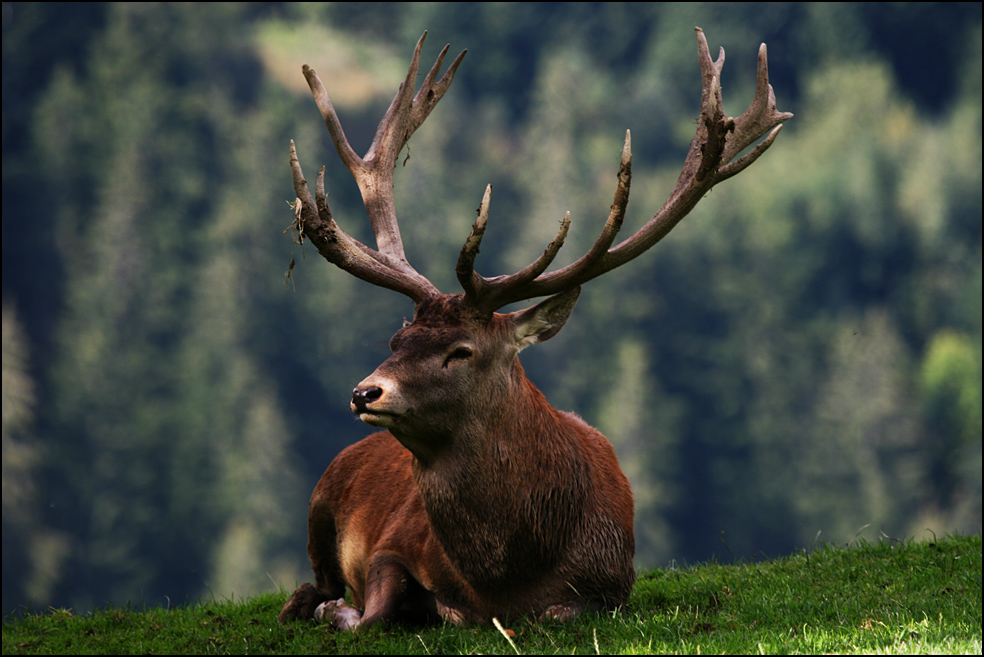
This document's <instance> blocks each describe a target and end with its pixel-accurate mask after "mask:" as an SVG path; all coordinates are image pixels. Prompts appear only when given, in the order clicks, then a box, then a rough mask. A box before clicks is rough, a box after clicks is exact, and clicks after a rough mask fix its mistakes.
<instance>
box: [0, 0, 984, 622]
mask: <svg viewBox="0 0 984 657" xmlns="http://www.w3.org/2000/svg"><path fill="white" fill-rule="evenodd" d="M694 26H700V27H701V28H703V29H704V31H705V33H706V35H707V37H708V42H709V44H710V47H711V51H712V52H714V53H716V52H717V48H718V47H719V46H723V47H724V48H725V50H726V52H727V63H726V64H725V67H724V73H723V87H724V102H725V110H726V111H727V112H728V113H729V114H732V115H737V114H739V113H740V112H742V111H743V110H744V108H745V107H746V106H747V104H748V103H749V102H750V100H751V98H752V95H753V91H754V85H755V61H756V59H755V57H756V52H757V49H758V46H759V44H760V43H761V42H765V43H767V44H768V49H769V50H768V53H769V67H770V76H771V82H772V85H773V86H774V87H775V90H776V96H777V100H778V107H779V109H780V110H783V111H791V112H793V113H794V114H795V118H793V119H792V120H791V121H789V122H788V123H787V124H786V125H785V127H784V128H783V130H782V133H781V134H780V135H779V137H778V139H777V140H776V143H775V144H774V145H773V146H772V148H771V149H770V150H769V151H768V152H767V153H766V154H765V155H764V156H763V157H762V158H761V159H760V160H759V161H758V162H756V163H755V164H754V165H753V166H752V167H751V168H749V169H748V170H747V171H745V172H744V173H742V174H741V175H739V176H738V177H736V178H734V179H732V180H729V181H727V182H725V183H723V184H721V185H720V186H718V187H716V188H715V189H714V190H713V191H712V192H711V193H710V194H709V195H708V196H707V197H706V198H705V199H704V200H703V201H702V202H701V203H700V204H699V205H698V206H697V208H696V209H695V210H694V211H693V212H692V213H691V215H690V216H689V217H687V219H685V220H684V221H683V222H682V223H681V224H680V226H678V227H677V228H676V229H675V230H674V231H673V233H672V234H670V235H669V236H668V237H667V238H666V239H665V240H664V241H663V243H661V244H660V245H659V246H657V247H656V248H654V249H653V250H652V251H651V252H649V253H647V254H645V255H644V256H643V257H641V258H640V259H638V260H636V261H635V262H633V263H632V264H631V265H627V266H625V267H623V268H620V269H618V270H617V271H614V272H611V273H609V274H607V275H606V276H603V277H601V278H599V279H597V280H595V281H592V282H591V283H589V284H587V285H586V286H585V289H584V292H583V294H582V295H581V299H580V301H579V304H578V307H577V309H576V310H575V311H574V314H573V316H572V318H571V320H570V321H569V322H568V324H567V326H566V327H565V329H564V331H562V332H561V333H560V334H559V335H558V336H557V337H556V338H554V339H552V340H551V341H550V342H548V343H546V344H543V345H538V346H536V347H534V348H532V349H529V350H527V351H525V352H523V357H522V360H523V364H524V367H525V368H526V371H527V374H528V376H529V377H530V379H531V380H533V381H534V382H535V383H536V385H537V386H538V387H540V388H541V390H543V391H544V393H545V394H546V396H547V398H548V399H549V400H550V401H551V402H552V403H553V404H554V405H555V406H556V407H558V408H561V409H565V410H572V411H575V412H577V413H579V414H580V415H582V416H583V417H584V418H585V419H586V420H587V421H588V422H589V423H591V424H593V425H595V426H597V427H598V428H599V429H600V430H601V431H602V432H603V433H605V435H606V436H608V438H609V439H610V440H611V441H612V443H613V444H614V446H615V448H616V451H617V452H618V454H619V458H620V460H621V462H622V465H623V469H624V470H625V471H626V474H627V475H628V476H629V478H630V480H631V481H632V485H633V490H634V492H635V498H636V543H637V555H636V563H637V566H639V567H665V566H667V565H670V564H674V563H676V564H684V563H688V564H689V563H695V562H699V561H704V560H709V559H717V560H719V561H730V560H731V559H749V558H758V557H759V556H762V555H765V556H779V555H784V554H791V553H794V552H796V551H798V550H802V549H811V548H812V547H814V546H816V545H817V544H819V543H824V542H830V543H837V544H845V543H850V542H852V541H855V540H857V539H859V538H865V539H867V540H879V539H880V538H885V537H889V538H892V539H900V540H905V539H909V538H912V537H915V538H917V539H919V538H929V537H931V536H932V535H933V533H935V534H937V535H942V534H944V533H948V532H960V533H979V532H980V531H981V513H982V511H981V396H982V384H981V323H982V322H981V303H982V302H981V298H982V283H981V268H982V265H981V263H982V259H981V232H982V231H981V227H982V220H981V214H982V210H981V143H982V138H981V113H982V98H981V85H982V82H981V80H982V70H981V5H980V3H953V4H948V3H925V4H896V3H873V4H842V3H823V4H799V3H795V4H792V3H791V4H786V3H768V4H757V3H751V4H741V3H726V4H717V3H707V4H703V3H688V4H672V3H671V4H648V3H647V4H631V3H627V4H623V3H590V4H573V5H569V4H564V3H530V4H498V3H497V4H450V3H426V4H413V3H393V4H390V3H339V4H326V5H319V4H303V5H300V4H280V3H257V4H235V3H233V4H225V3H194V4H154V3H140V4H86V3H71V4H61V3H4V4H3V216H2V223H3V609H4V611H5V612H10V611H13V610H18V609H21V610H22V609H24V608H30V609H32V610H35V611H41V610H44V609H46V608H47V607H48V606H56V607H72V608H74V609H76V610H80V611H84V610H86V609H90V608H92V607H94V606H106V605H109V604H112V605H126V604H128V603H130V604H133V605H135V606H144V605H146V606H165V605H176V604H183V603H186V602H194V601H196V600H198V599H200V598H213V597H214V598H217V599H224V598H228V597H233V596H240V595H249V594H254V593H257V592H266V591H271V590H276V589H277V587H279V586H283V587H284V588H288V589H289V588H293V586H294V584H295V582H297V581H306V580H308V579H309V576H308V572H309V571H308V565H307V559H306V553H305V544H306V540H307V537H306V517H307V500H308V496H309V495H310V491H311V489H312V488H313V487H314V484H315V483H316V481H317V479H318V477H319V476H320V474H321V472H322V471H323V470H324V468H325V467H326V466H327V465H328V463H329V462H330V461H331V459H332V458H333V457H334V456H335V454H337V453H338V451H339V450H341V449H342V448H344V447H345V446H347V445H350V444H352V443H354V442H356V441H357V440H359V439H360V438H361V437H362V436H364V435H366V434H368V433H369V432H370V429H369V428H368V427H366V426H364V425H362V424H361V423H360V422H358V420H357V419H355V418H354V417H353V416H352V415H351V413H350V411H349V409H348V403H349V397H350V394H351V390H352V388H353V386H354V385H355V384H356V383H358V382H359V381H360V380H362V379H363V378H364V377H365V376H366V375H368V374H369V373H370V372H372V370H373V369H374V368H375V367H376V366H377V365H378V364H379V363H380V362H382V361H383V360H384V359H385V357H386V356H387V354H388V348H387V343H388V340H389V338H390V336H391V335H392V333H393V332H394V331H395V330H396V329H398V328H399V327H400V325H401V322H402V319H403V317H404V316H409V315H411V314H412V312H413V308H412V306H411V304H410V302H409V301H408V300H407V299H405V298H404V297H402V296H401V295H399V294H396V293H393V292H390V291H388V290H384V289H380V288H375V287H373V286H371V285H369V284H366V283H363V282H362V281H359V280H356V279H355V278H354V277H352V276H349V275H347V274H345V273H343V272H341V271H339V270H338V269H336V268H334V267H332V266H331V265H329V264H327V263H326V262H325V261H324V260H323V259H322V258H321V257H320V256H319V255H318V253H317V252H316V251H315V250H314V249H313V248H311V247H310V245H304V246H298V245H296V244H294V243H293V241H292V238H291V235H290V234H289V232H287V231H286V229H287V228H288V226H289V225H290V223H291V221H292V219H293V214H292V210H291V208H290V205H289V202H292V201H293V199H294V192H293V189H292V185H291V177H290V171H289V167H288V149H289V144H290V140H291V139H293V140H295V142H296V143H297V145H298V150H299V153H300V155H301V160H302V162H303V164H304V166H305V167H306V169H305V170H306V171H308V173H309V174H311V172H313V171H316V170H317V167H318V166H320V164H322V163H323V164H326V165H327V171H328V174H327V179H328V191H329V194H330V202H331V207H332V210H333V212H334V214H335V217H336V219H337V220H338V221H339V223H340V224H341V225H342V226H343V227H344V229H345V230H346V231H347V232H349V233H350V234H352V235H353V236H355V237H356V238H357V239H360V240H362V241H364V242H367V243H371V233H370V231H369V227H368V225H367V223H368V222H367V221H366V216H365V211H364V209H363V208H362V205H361V200H360V197H359V194H358V190H357V188H356V186H355V184H354V182H353V181H352V180H351V177H350V176H349V174H348V172H347V171H346V170H345V169H344V167H343V166H342V165H341V164H340V163H339V162H338V158H337V156H336V155H335V153H334V150H333V148H332V146H331V142H330V139H329V137H328V134H327V130H326V128H325V126H324V123H323V122H322V120H321V117H320V116H319V113H318V109H317V107H316V105H315V103H314V101H313V100H312V99H311V96H310V93H309V92H308V90H307V85H306V84H305V82H304V78H303V76H302V75H301V69H300V67H301V64H303V63H308V64H311V65H312V66H313V67H314V68H315V69H317V71H318V73H319V74H320V76H321V78H322V79H323V80H324V81H325V85H326V87H327V89H328V91H329V93H330V94H331V97H332V100H333V101H334V103H335V106H336V108H337V110H338V112H339V115H340V117H341V121H342V123H343V125H344V126H345V129H346V132H347V134H348V136H349V139H350V141H352V143H353V145H354V146H355V147H356V149H357V150H360V149H362V150H364V149H365V148H367V147H368V145H369V142H370V141H371V138H372V134H373V132H374V131H375V127H376V124H377V122H378V121H379V119H380V117H381V116H382V114H383V112H384V111H385V109H386V107H387V105H388V104H389V101H390V100H391V99H392V97H393V94H394V93H395V92H396V89H397V87H398V86H399V83H400V81H401V80H402V78H403V76H404V75H405V73H406V67H407V64H408V62H409V59H410V55H411V53H412V51H413V47H414V44H415V43H416V41H417V39H418V38H419V37H420V35H421V33H422V32H423V31H424V30H425V29H426V30H429V37H428V39H427V42H426V44H425V48H424V54H423V60H424V62H425V65H426V66H428V67H429V66H430V63H431V62H433V61H434V58H435V57H436V55H437V53H438V52H439V51H440V49H441V48H442V47H443V46H444V44H445V43H450V44H451V52H452V55H453V54H456V53H457V52H458V51H460V50H462V49H465V48H467V49H468V54H467V56H466V57H465V59H464V62H463V64H462V66H461V68H460V69H459V71H458V74H457V76H456V78H455V82H454V84H453V86H452V87H451V90H450V92H449V93H448V95H447V96H446V97H445V98H444V100H442V102H441V104H440V106H439V107H438V108H437V109H436V110H435V112H434V113H433V114H432V115H431V117H430V119H429V120H428V121H427V123H425V124H424V125H423V127H422V128H421V129H420V130H419V131H418V132H417V133H416V134H415V135H414V137H413V139H412V140H411V142H410V144H409V152H408V153H407V155H408V157H407V158H406V161H405V163H404V164H403V166H401V167H399V170H398V172H397V190H396V202H397V208H398V212H399V216H400V218H401V230H402V232H403V236H404V243H405V245H406V247H407V257H408V259H409V261H410V262H411V263H412V264H413V265H414V267H415V268H417V269H418V270H419V271H420V272H421V273H422V274H424V275H425V276H427V277H428V278H429V279H430V280H431V281H433V282H434V283H435V284H436V285H437V286H438V287H439V288H440V289H441V290H442V291H445V292H454V291H457V290H458V285H457V282H456V280H455V276H454V264H455V262H456V260H457V256H458V251H459V249H460V248H461V245H462V243H463V242H464V240H465V238H466V237H467V236H468V232H469V229H470V226H471V223H472V221H473V220H474V217H475V208H476V207H477V206H478V204H479V201H480V200H481V196H482V193H483V191H484V189H485V186H486V184H488V183H491V184H492V185H493V187H494V188H495V193H494V196H493V200H492V207H491V215H490V220H489V232H488V235H487V236H486V238H485V241H484V242H483V249H482V253H481V255H480V256H479V259H478V262H477V267H478V269H479V270H480V271H481V273H482V274H484V275H487V276H488V275H495V274H500V273H510V272H513V271H516V270H517V269H518V268H520V267H522V266H524V265H526V264H528V263H529V262H531V261H532V260H534V259H535V257H536V256H537V255H538V254H539V252H540V251H541V250H542V249H543V248H544V246H545V245H546V244H547V243H548V242H549V241H550V239H551V238H552V237H553V235H554V233H555V232H556V229H557V222H559V221H560V219H561V218H562V217H563V216H564V213H565V212H567V211H570V212H571V215H572V227H571V231H570V236H569V237H568V240H567V245H566V246H565V247H564V249H563V250H562V251H561V254H560V256H559V257H558V259H557V261H556V264H555V265H554V266H555V267H559V266H563V265H566V264H568V263H569V262H571V261H572V260H573V259H574V258H576V257H578V256H580V255H581V254H583V253H584V252H585V251H586V250H587V248H588V246H590V244H591V243H592V242H593V240H594V238H595V236H596V235H597V233H598V231H599V230H600V228H601V226H602V225H603V223H604V221H605V218H606V217H607V216H608V211H609V206H610V204H611V198H612V197H611V195H612V192H613V191H614V188H615V178H616V174H617V171H618V163H619V154H620V149H621V145H622V138H623V136H624V134H625V130H626V129H630V130H631V131H632V137H633V144H632V146H633V155H634V160H633V165H634V177H633V182H634V186H633V195H632V202H631V203H630V205H629V210H628V214H627V218H626V224H627V225H626V227H625V229H624V230H623V232H625V233H626V234H628V233H629V232H630V231H634V230H635V229H636V228H637V227H638V226H640V225H642V224H643V223H644V222H646V221H647V220H648V219H649V218H650V217H651V216H652V214H653V213H654V212H655V211H656V210H658V209H659V207H660V206H661V205H662V204H663V201H664V200H665V198H666V196H667V195H668V194H669V192H670V191H671V190H672V188H673V184H674V181H675V180H676V176H677V174H678V172H679V168H680V166H681V164H682V162H683V158H684V156H685V154H686V152H687V148H688V146H689V143H690V140H691V139H692V137H693V134H694V129H695V125H694V119H695V118H696V116H697V114H698V113H699V106H700V75H699V68H698V64H697V55H696V52H697V49H696V43H695V38H694V31H693V28H694ZM292 258H293V259H294V260H295V261H296V263H297V265H296V266H295V267H294V268H293V270H291V276H290V277H289V279H288V277H286V275H285V274H286V272H287V271H288V266H289V265H290V263H291V259H292Z"/></svg>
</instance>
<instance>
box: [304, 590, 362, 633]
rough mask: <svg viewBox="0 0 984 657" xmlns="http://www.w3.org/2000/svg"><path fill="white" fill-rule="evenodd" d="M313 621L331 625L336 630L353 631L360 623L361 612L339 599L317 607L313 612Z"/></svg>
mask: <svg viewBox="0 0 984 657" xmlns="http://www.w3.org/2000/svg"><path fill="white" fill-rule="evenodd" d="M314 620H315V621H317V622H319V623H331V625H332V626H333V627H334V628H335V629H336V630H354V629H355V628H356V627H358V626H359V624H360V623H361V622H362V612H360V611H359V610H358V609H356V608H355V607H352V606H351V605H349V604H348V603H346V602H345V600H344V599H342V598H340V599H338V600H329V601H327V602H322V603H321V604H320V605H318V608H317V609H315V610H314Z"/></svg>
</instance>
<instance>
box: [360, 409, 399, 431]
mask: <svg viewBox="0 0 984 657" xmlns="http://www.w3.org/2000/svg"><path fill="white" fill-rule="evenodd" d="M357 413H358V416H359V419H360V420H362V421H363V422H365V423H366V424H368V425H370V426H373V427H382V428H384V429H385V428H388V427H391V426H393V424H394V423H395V422H396V420H397V418H399V417H400V413H392V412H390V411H379V410H370V409H361V410H359V411H357Z"/></svg>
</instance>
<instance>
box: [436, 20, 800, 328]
mask: <svg viewBox="0 0 984 657" xmlns="http://www.w3.org/2000/svg"><path fill="white" fill-rule="evenodd" d="M695 29H696V31H697V50H698V57H699V60H700V70H701V76H702V94H701V112H700V119H699V120H698V124H697V134H696V136H695V137H694V140H693V142H691V144H690V152H689V153H688V154H687V159H686V160H685V162H684V164H683V171H682V172H681V173H680V177H679V178H678V179H677V184H676V187H675V188H674V190H673V193H672V194H671V195H670V198H669V199H668V200H667V201H666V203H664V204H663V207H662V208H660V210H659V212H657V213H656V215H655V216H654V217H653V218H652V219H650V220H649V222H648V223H646V225H645V226H643V227H642V228H640V229H639V230H638V231H637V232H636V233H635V234H634V235H632V236H631V237H629V238H628V239H626V240H625V241H623V242H621V243H620V244H618V245H617V246H615V247H614V248H611V245H612V242H614V240H615V237H616V235H617V234H618V231H619V229H620V228H621V226H622V220H623V218H624V216H625V207H626V205H627V204H628V202H629V184H630V181H631V177H632V153H631V150H632V149H631V139H630V134H629V132H628V131H626V133H625V143H624V145H623V147H622V162H621V165H620V166H619V171H618V185H617V187H616V189H615V200H614V202H613V203H612V208H611V213H610V214H609V216H608V221H607V222H606V223H605V227H604V228H603V229H602V231H601V235H599V237H598V239H597V240H595V243H594V245H593V246H592V247H591V249H590V250H589V251H588V252H587V253H586V254H585V255H584V256H582V257H581V258H580V259H578V260H577V261H576V262H574V263H572V264H570V265H568V266H567V267H563V268H562V269H559V270H557V271H553V272H550V273H547V274H544V273H543V272H544V271H545V270H546V268H547V267H548V266H549V265H550V263H551V261H552V260H553V259H554V257H555V256H556V255H557V252H558V251H559V250H560V247H561V246H562V245H563V242H564V239H565V238H566V236H567V229H568V226H569V225H570V213H567V216H565V217H564V220H563V222H562V223H561V226H560V230H559V231H558V233H557V236H556V237H555V238H554V240H553V241H552V242H551V243H550V245H549V246H548V247H547V249H546V250H545V251H544V252H543V255H541V256H540V257H539V258H538V259H537V260H536V261H535V262H534V263H533V264H531V265H529V266H527V267H526V268H524V269H522V270H521V271H519V272H517V273H515V274H512V275H510V276H497V277H494V278H484V277H482V276H480V275H478V273H476V272H475V269H474V263H475V256H476V255H477V254H478V247H479V244H480V243H481V241H482V235H483V234H484V232H485V224H486V221H487V219H488V210H489V199H490V196H491V187H489V188H486V190H485V196H484V198H483V199H482V204H481V206H480V207H479V212H478V219H477V220H476V222H475V224H474V226H472V232H471V235H470V236H469V237H468V239H467V240H466V241H465V245H464V247H463V248H462V250H461V255H460V257H459V259H458V266H457V268H456V273H457V275H458V280H459V282H460V283H461V286H462V288H463V289H464V291H465V296H466V297H467V298H468V299H469V302H470V303H471V304H473V305H474V306H476V307H478V308H479V309H481V310H482V311H484V312H486V313H492V312H494V311H495V310H497V309H499V308H501V307H503V306H505V305H507V304H509V303H512V302H514V301H520V300H523V299H528V298H531V297H541V296H547V295H551V294H556V293H558V292H561V291H563V290H568V289H571V288H573V287H576V286H578V285H581V284H582V283H585V282H587V281H589V280H591V279H592V278H595V277H597V276H600V275H602V274H604V273H605V272H607V271H610V270H612V269H615V268H616V267H619V266H621V265H623V264H625V263H627V262H629V261H630V260H632V259H633V258H636V257H638V256H639V255H640V254H642V253H643V252H644V251H646V250H648V249H649V248H650V247H652V246H653V245H654V244H656V242H658V241H660V240H661V239H663V237H664V236H665V235H666V234H667V233H668V232H670V230H671V229H672V228H673V227H674V226H676V225H677V224H678V223H679V222H680V220H681V219H683V218H684V217H685V216H686V215H687V214H688V213H689V212H690V210H692V209H693V207H694V206H695V205H697V202H698V201H700V199H701V198H703V196H704V194H706V193H707V192H708V191H709V190H710V189H711V187H713V186H714V185H716V184H717V183H719V182H721V181H722V180H726V179H728V178H730V177H731V176H734V175H736V174H738V173H740V172H741V171H743V170H744V169H745V168H746V167H748V166H749V165H750V164H752V162H754V161H755V160H757V159H758V158H759V157H760V156H761V155H762V153H764V152H765V151H766V149H768V148H769V146H771V145H772V142H773V141H775V138H776V136H777V135H778V134H779V130H780V129H781V128H782V125H781V124H782V122H783V121H786V120H788V119H790V118H792V116H793V115H792V114H791V113H789V112H779V111H778V110H777V109H776V99H775V93H774V92H773V90H772V86H771V85H770V84H769V67H768V61H767V54H766V48H765V44H764V43H763V44H762V45H761V46H760V47H759V53H758V80H757V84H756V91H755V98H754V100H753V101H752V104H751V105H750V106H749V107H748V109H747V110H745V112H744V113H743V114H742V115H741V116H739V117H738V118H737V119H733V118H730V117H728V116H727V115H725V113H724V110H723V106H722V101H721V69H722V67H723V66H724V48H721V50H720V54H719V55H718V58H717V61H711V55H710V52H709V50H708V48H707V39H706V38H705V37H704V32H703V30H701V29H700V28H699V27H698V28H695ZM770 130H771V132H769V135H768V136H767V137H766V138H765V139H764V140H762V142H761V143H759V144H758V145H757V146H756V147H755V148H753V149H752V150H751V151H750V152H748V153H747V154H746V155H743V156H742V157H740V158H739V159H737V160H735V161H732V160H733V159H734V157H735V156H736V155H738V154H739V153H740V152H741V151H742V150H744V149H745V148H746V147H748V146H750V145H751V144H753V143H754V142H755V141H756V140H758V139H760V138H761V137H762V136H763V135H764V134H765V133H766V132H768V131H770Z"/></svg>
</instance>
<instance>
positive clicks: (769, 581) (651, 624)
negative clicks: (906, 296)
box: [3, 535, 981, 655]
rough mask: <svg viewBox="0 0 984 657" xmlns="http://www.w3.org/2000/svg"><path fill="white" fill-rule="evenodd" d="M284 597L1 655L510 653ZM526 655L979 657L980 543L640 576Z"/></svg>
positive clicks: (460, 636) (446, 629) (114, 614)
mask: <svg viewBox="0 0 984 657" xmlns="http://www.w3.org/2000/svg"><path fill="white" fill-rule="evenodd" d="M286 597H287V593H286V592H281V593H277V594H268V595H261V596H258V597H256V598H253V599H250V600H245V601H242V602H232V601H230V602H209V603H203V604H200V605H195V606H191V607H184V608H178V609H173V610H170V611H167V610H163V609H149V610H146V611H136V610H131V609H108V610H100V611H97V612H94V613H92V614H86V615H84V616H76V615H73V614H72V613H70V612H69V611H66V610H49V611H48V612H46V613H28V614H25V615H23V616H21V617H18V618H14V617H11V618H9V619H7V620H6V621H5V622H4V626H3V654H5V655H6V654H22V653H32V654H64V653H164V654H181V653H233V654H237V653H288V654H290V653H293V654H314V653H365V654H392V653H415V654H438V653H468V654H475V653H512V652H513V650H514V647H513V646H511V645H510V643H509V640H510V639H507V638H506V636H505V635H504V634H503V633H500V632H499V631H498V630H497V629H496V628H494V627H463V628H459V627H451V626H440V627H435V628H429V629H410V628H403V627H396V628H389V629H387V630H382V629H377V628H374V629H372V630H370V631H367V632H363V633H356V634H352V633H343V632H332V631H330V630H329V629H328V628H326V627H324V626H319V625H314V624H312V623H293V624H290V625H287V626H281V625H278V624H277V621H276V616H277V613H278V612H279V611H280V608H281V606H282V605H283V603H284V601H285V600H286ZM506 627H507V628H509V629H510V630H512V631H513V632H514V633H515V636H514V637H512V638H511V641H512V642H513V643H514V644H515V649H516V650H518V651H521V652H524V653H589V654H594V653H602V654H604V653H615V654H618V653H622V654H650V653H690V654H694V653H723V654H736V653H806V654H821V653H919V654H922V653H968V654H975V655H979V654H981V537H980V536H979V535H978V536H965V537H949V538H946V539H944V540H940V541H933V542H921V543H915V542H913V543H907V544H901V543H899V542H882V543H878V544H874V545H868V544H861V545H858V546H856V547H851V548H849V549H838V548H831V547H823V548H820V549H818V550H816V551H814V552H812V553H810V554H799V555H796V556H793V557H788V558H783V559H779V560H775V561H766V562H761V563H746V564H742V565H736V566H723V565H718V564H704V565H700V566H696V567H693V568H686V569H674V570H657V571H652V572H646V573H643V574H641V575H640V576H639V578H638V581H637V583H636V587H635V590H634V591H633V594H632V598H631V600H630V602H629V605H628V607H627V608H625V609H623V610H621V611H619V612H617V613H615V614H611V615H602V616H597V615H586V616H583V617H582V618H580V619H578V620H576V621H574V622H572V623H567V624H563V623H558V622H549V623H539V624H538V623H533V622H530V621H527V620H520V621H513V622H509V623H506Z"/></svg>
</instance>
